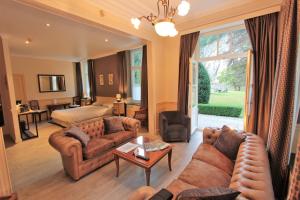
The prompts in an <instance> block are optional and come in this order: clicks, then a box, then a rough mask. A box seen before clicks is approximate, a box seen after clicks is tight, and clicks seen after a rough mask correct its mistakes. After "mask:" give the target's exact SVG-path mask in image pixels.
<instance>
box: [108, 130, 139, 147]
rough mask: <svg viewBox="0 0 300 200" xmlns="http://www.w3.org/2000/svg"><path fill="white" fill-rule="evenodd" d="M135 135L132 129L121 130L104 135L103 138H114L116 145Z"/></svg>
mask: <svg viewBox="0 0 300 200" xmlns="http://www.w3.org/2000/svg"><path fill="white" fill-rule="evenodd" d="M134 137H135V134H134V133H133V132H132V131H120V132H117V133H110V134H107V135H105V136H103V138H106V139H109V140H112V141H113V142H114V144H115V145H116V146H118V145H120V144H122V143H124V142H127V141H128V140H130V139H132V138H134Z"/></svg>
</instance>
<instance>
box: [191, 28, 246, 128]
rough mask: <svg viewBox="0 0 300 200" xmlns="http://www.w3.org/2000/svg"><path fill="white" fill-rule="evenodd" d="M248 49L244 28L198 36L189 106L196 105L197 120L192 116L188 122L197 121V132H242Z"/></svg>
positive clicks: (194, 115) (244, 115)
mask: <svg viewBox="0 0 300 200" xmlns="http://www.w3.org/2000/svg"><path fill="white" fill-rule="evenodd" d="M250 49H251V45H250V40H249V37H248V34H247V31H246V29H245V27H244V25H240V26H235V27H229V28H226V29H222V30H217V31H212V32H206V33H203V34H200V38H199V42H198V47H197V49H196V51H195V54H194V57H193V61H192V63H193V64H192V66H194V68H197V70H192V72H193V73H197V79H198V80H197V86H198V87H197V88H198V90H197V92H194V91H195V89H194V90H193V91H192V92H193V93H192V95H191V96H192V99H197V103H195V100H194V102H193V104H197V110H198V113H197V117H196V114H195V113H194V114H193V115H192V121H193V118H194V119H197V122H198V123H197V126H198V128H199V129H200V130H203V129H204V128H205V127H222V126H223V125H228V126H230V127H232V128H235V129H239V130H243V129H244V118H245V117H247V112H246V110H247V109H246V107H247V104H248V100H247V99H248V95H247V94H248V92H249V90H247V88H248V83H249V81H250V79H249V76H247V75H248V74H249V69H250V67H248V65H249V63H250V62H248V60H249V56H248V55H249V53H248V52H249V50H250ZM195 66H196V67H195ZM195 76H196V75H195V74H193V75H192V77H193V78H194V77H195ZM246 79H247V80H246ZM193 87H194V86H192V87H191V88H193ZM196 95H197V98H196V97H195V96H196ZM194 110H196V109H194ZM245 113H246V114H245ZM194 121H195V120H194Z"/></svg>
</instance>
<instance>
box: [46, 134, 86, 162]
mask: <svg viewBox="0 0 300 200" xmlns="http://www.w3.org/2000/svg"><path fill="white" fill-rule="evenodd" d="M49 144H50V145H51V146H52V147H53V148H55V149H56V150H57V151H59V152H60V153H61V154H62V156H72V155H73V154H74V153H76V154H78V156H79V157H81V158H82V146H81V143H80V141H78V140H76V139H75V138H72V137H68V136H65V134H64V132H63V131H59V132H55V133H53V134H51V135H50V137H49Z"/></svg>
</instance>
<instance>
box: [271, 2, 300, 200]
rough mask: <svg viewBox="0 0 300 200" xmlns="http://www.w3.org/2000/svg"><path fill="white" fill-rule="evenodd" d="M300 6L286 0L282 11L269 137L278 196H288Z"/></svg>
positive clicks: (282, 197) (275, 187)
mask: <svg viewBox="0 0 300 200" xmlns="http://www.w3.org/2000/svg"><path fill="white" fill-rule="evenodd" d="M298 6H299V5H298V0H283V2H282V6H281V11H280V26H279V46H278V60H277V66H276V78H275V85H274V90H273V104H272V110H271V122H270V129H269V140H268V150H269V154H270V166H271V173H272V181H273V187H274V193H275V196H276V197H277V198H278V199H284V198H285V196H286V186H287V185H288V178H287V177H288V161H289V153H290V152H289V150H290V148H289V146H290V137H291V131H292V122H293V114H294V113H293V112H294V93H295V91H294V89H295V74H296V56H297V43H298V42H297V37H298V34H299V32H298V30H299V21H298V20H297V15H299V14H298V12H299V7H298ZM298 17H299V16H298ZM297 25H298V26H297Z"/></svg>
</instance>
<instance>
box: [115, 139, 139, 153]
mask: <svg viewBox="0 0 300 200" xmlns="http://www.w3.org/2000/svg"><path fill="white" fill-rule="evenodd" d="M138 146H139V145H138V144H133V143H131V142H128V143H126V144H123V145H122V146H120V147H118V148H117V150H118V151H121V152H123V153H128V152H130V151H132V150H134V149H136V148H137V147H138Z"/></svg>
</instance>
